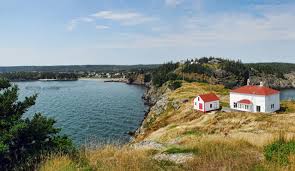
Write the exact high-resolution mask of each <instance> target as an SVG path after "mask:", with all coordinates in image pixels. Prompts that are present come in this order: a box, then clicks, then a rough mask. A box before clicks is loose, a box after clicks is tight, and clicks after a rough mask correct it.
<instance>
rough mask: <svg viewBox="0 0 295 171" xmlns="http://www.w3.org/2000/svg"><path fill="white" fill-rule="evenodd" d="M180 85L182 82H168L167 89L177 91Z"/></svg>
mask: <svg viewBox="0 0 295 171" xmlns="http://www.w3.org/2000/svg"><path fill="white" fill-rule="evenodd" d="M181 85H182V82H181V81H172V82H170V83H169V85H168V86H169V88H170V89H171V90H176V89H178V88H179V87H181Z"/></svg>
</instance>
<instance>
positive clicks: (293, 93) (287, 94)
mask: <svg viewBox="0 0 295 171" xmlns="http://www.w3.org/2000/svg"><path fill="white" fill-rule="evenodd" d="M280 96H281V100H295V89H284V90H281V95H280Z"/></svg>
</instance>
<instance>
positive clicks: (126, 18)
mask: <svg viewBox="0 0 295 171" xmlns="http://www.w3.org/2000/svg"><path fill="white" fill-rule="evenodd" d="M99 19H103V20H112V21H116V22H118V23H120V24H122V25H126V26H131V25H138V24H143V23H145V22H150V21H154V20H156V18H154V17H148V16H145V15H143V14H140V13H136V12H114V11H99V12H97V13H95V14H91V15H89V16H87V17H80V18H76V19H72V20H71V21H70V22H69V24H68V26H67V30H68V31H73V30H74V29H75V28H76V27H77V26H78V25H79V24H80V23H91V22H94V21H96V20H99ZM107 28H109V27H107V26H104V27H100V26H99V27H98V28H97V27H96V29H107Z"/></svg>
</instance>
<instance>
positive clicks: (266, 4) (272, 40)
mask: <svg viewBox="0 0 295 171" xmlns="http://www.w3.org/2000/svg"><path fill="white" fill-rule="evenodd" d="M294 21H295V2H294V1H291V0H281V1H280V0H42V1H40V0H26V1H22V0H0V22H1V24H0V60H1V63H0V66H15V65H70V64H151V63H163V62H167V61H170V60H174V61H177V60H181V59H185V58H193V57H201V56H218V57H225V58H231V59H241V60H242V61H244V62H293V63H295V55H294V52H295V49H294V44H295V22H294Z"/></svg>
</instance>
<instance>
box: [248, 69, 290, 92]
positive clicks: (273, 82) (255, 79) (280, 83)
mask: <svg viewBox="0 0 295 171" xmlns="http://www.w3.org/2000/svg"><path fill="white" fill-rule="evenodd" d="M250 81H251V84H259V82H261V81H262V82H264V83H265V85H266V86H268V87H272V88H277V89H286V88H295V72H291V73H288V74H284V76H283V78H278V77H277V76H275V75H265V74H261V75H260V76H251V77H250Z"/></svg>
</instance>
